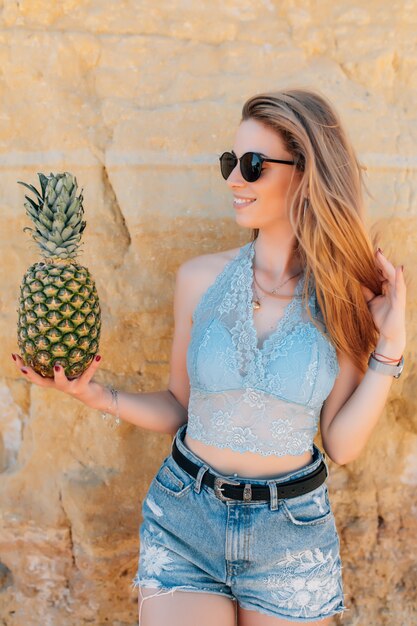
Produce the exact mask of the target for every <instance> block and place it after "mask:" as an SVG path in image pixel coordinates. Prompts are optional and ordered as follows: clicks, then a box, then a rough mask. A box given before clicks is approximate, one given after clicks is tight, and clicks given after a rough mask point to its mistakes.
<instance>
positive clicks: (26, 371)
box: [20, 367, 28, 374]
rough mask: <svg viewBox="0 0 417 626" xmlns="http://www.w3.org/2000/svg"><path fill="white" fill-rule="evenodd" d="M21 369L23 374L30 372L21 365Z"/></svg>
mask: <svg viewBox="0 0 417 626" xmlns="http://www.w3.org/2000/svg"><path fill="white" fill-rule="evenodd" d="M20 371H21V372H23V374H27V373H28V370H25V368H24V367H21V368H20Z"/></svg>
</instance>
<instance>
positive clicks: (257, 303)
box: [252, 246, 303, 311]
mask: <svg viewBox="0 0 417 626" xmlns="http://www.w3.org/2000/svg"><path fill="white" fill-rule="evenodd" d="M302 271H303V270H300V271H299V272H297V274H294V276H290V277H289V278H287V280H285V281H284V282H283V283H281V285H278V286H277V287H274V289H272V291H267V290H266V289H264V288H263V287H261V285H260V284H259V283H258V281H257V280H256V277H255V246H254V248H253V262H252V276H253V282H254V283H255V284H256V285H257V286H258V287H259V288H260V289H261V290H262V291H263V292H264V293H265V295H263V296H260V295H259V294H258V292H257V291H256V287H255V286H254V285H252V286H253V290H254V292H255V294H256V298H252V307H253V309H254V310H255V311H256V310H257V309H260V308H261V300H262V299H263V298H265V297H266V296H267V295H269V296H273V297H274V298H281V299H284V300H287V299H292V298H294V297H298V298H301V296H284V295H282V294H281V295H280V294H277V293H276V292H277V291H278V289H281V287H283V286H284V285H285V284H286V283H288V281H289V280H291V279H292V278H295V277H296V276H299V275H300V274H301V273H302Z"/></svg>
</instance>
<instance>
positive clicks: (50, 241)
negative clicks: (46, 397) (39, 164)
mask: <svg viewBox="0 0 417 626" xmlns="http://www.w3.org/2000/svg"><path fill="white" fill-rule="evenodd" d="M38 176H39V180H40V185H41V191H42V193H40V192H39V191H38V190H37V189H36V188H35V187H33V185H27V184H26V183H24V182H22V181H17V182H18V183H19V184H21V185H24V186H25V187H27V188H28V189H30V190H31V191H32V192H33V193H34V194H35V196H36V197H35V200H33V199H31V198H29V196H25V198H26V199H27V202H25V203H24V206H25V207H26V213H27V215H28V216H29V217H30V219H31V220H32V221H33V223H34V225H35V229H32V228H29V227H26V228H24V229H23V231H26V230H29V231H30V232H31V233H32V238H33V240H34V241H35V242H36V243H37V244H38V245H39V247H40V249H41V253H42V255H43V257H44V258H43V259H42V260H41V261H39V262H37V263H34V264H33V265H31V266H30V267H29V269H28V270H27V271H26V273H25V275H24V277H23V280H22V283H21V286H20V303H19V309H18V310H17V313H18V329H17V341H18V344H19V348H20V351H21V356H22V359H23V361H24V363H25V364H26V365H30V366H31V367H32V368H33V369H34V370H35V371H36V372H37V373H38V374H41V375H42V376H44V377H47V378H53V377H54V370H53V367H54V365H56V364H59V365H61V366H62V367H63V368H64V372H65V375H66V376H67V378H69V379H72V378H77V377H78V376H80V375H81V374H82V373H83V372H84V371H85V370H86V369H87V367H88V366H89V365H90V363H91V362H92V360H93V358H94V356H95V355H96V353H97V352H98V349H99V339H100V327H101V318H100V303H99V299H98V295H97V290H96V287H95V284H94V281H93V279H92V277H91V275H90V273H89V271H88V269H87V268H86V267H83V266H82V265H79V264H78V263H77V262H76V261H75V258H76V257H77V252H78V251H79V248H80V243H79V242H80V239H81V234H82V232H83V230H84V228H85V226H86V222H84V221H82V215H83V213H84V209H83V206H82V201H83V196H82V190H81V193H80V195H79V196H78V197H76V192H77V179H76V178H75V177H74V176H72V174H70V173H69V172H64V173H63V174H56V175H53V174H52V173H51V174H50V175H49V176H44V175H43V174H40V173H38Z"/></svg>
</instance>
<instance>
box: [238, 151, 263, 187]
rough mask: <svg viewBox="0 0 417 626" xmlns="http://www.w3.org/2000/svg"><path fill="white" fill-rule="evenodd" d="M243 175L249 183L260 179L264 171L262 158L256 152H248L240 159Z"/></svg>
mask: <svg viewBox="0 0 417 626" xmlns="http://www.w3.org/2000/svg"><path fill="white" fill-rule="evenodd" d="M240 167H241V170H242V176H243V178H244V179H245V180H247V181H248V182H249V183H253V182H254V181H255V180H258V178H259V176H260V175H261V171H262V159H261V158H260V156H259V155H258V154H256V152H247V153H246V154H244V155H243V157H242V158H241V160H240Z"/></svg>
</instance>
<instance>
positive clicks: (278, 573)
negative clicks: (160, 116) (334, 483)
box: [132, 424, 347, 625]
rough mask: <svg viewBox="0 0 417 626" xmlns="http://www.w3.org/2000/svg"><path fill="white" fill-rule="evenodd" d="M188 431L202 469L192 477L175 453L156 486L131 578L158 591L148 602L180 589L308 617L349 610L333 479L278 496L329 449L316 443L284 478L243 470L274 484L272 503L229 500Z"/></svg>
mask: <svg viewBox="0 0 417 626" xmlns="http://www.w3.org/2000/svg"><path fill="white" fill-rule="evenodd" d="M185 429H186V424H184V425H183V426H181V427H180V428H179V430H178V431H177V433H176V443H177V446H178V447H179V448H180V450H181V452H182V453H183V454H185V455H186V456H187V457H188V458H189V459H190V460H191V461H193V462H194V463H197V464H198V465H199V466H200V471H199V473H198V476H197V477H196V478H194V477H192V476H191V475H189V474H188V473H187V472H186V471H185V470H183V469H182V468H180V467H179V466H178V465H177V463H176V462H175V461H174V459H173V458H172V455H171V454H169V455H168V456H167V457H166V458H165V459H164V460H163V462H162V464H161V466H160V468H159V469H158V471H157V473H156V475H155V476H154V478H153V480H152V482H151V484H150V487H149V489H148V492H147V494H146V497H145V499H144V501H143V504H142V516H143V522H142V524H141V526H140V552H139V565H138V571H137V574H136V576H135V578H134V579H133V581H132V585H133V587H140V588H145V587H146V588H152V589H155V593H154V594H151V595H149V596H146V597H145V598H144V600H143V602H144V601H145V600H149V599H150V598H153V597H155V596H158V595H163V594H168V593H173V592H174V591H176V590H180V589H181V590H184V591H190V592H205V593H214V594H219V595H222V596H226V597H227V598H230V600H232V601H235V602H238V604H239V605H240V606H241V607H242V608H244V609H250V610H252V611H259V612H260V613H264V614H266V615H271V616H274V617H280V618H282V619H286V620H289V621H294V622H299V623H302V622H308V621H316V620H317V621H318V620H321V619H324V618H325V617H329V616H331V615H336V614H340V616H342V615H343V612H344V611H345V610H347V609H346V607H345V605H344V594H343V585H342V573H341V570H342V565H341V560H340V553H339V548H340V543H339V537H338V533H337V530H336V525H335V519H334V515H333V512H332V510H331V506H330V503H329V498H328V492H327V485H326V483H323V484H322V485H321V486H320V487H318V488H316V489H314V490H313V491H311V492H309V493H307V494H305V495H302V496H297V497H295V498H286V499H280V500H279V499H278V498H277V492H276V485H277V484H278V483H280V482H284V481H288V480H290V479H293V478H294V479H296V478H300V477H301V476H305V475H307V474H309V473H310V472H312V471H314V470H315V469H316V468H317V467H318V465H319V464H320V462H321V460H322V459H323V454H322V453H321V451H320V450H319V449H318V448H317V447H316V446H314V455H313V460H312V461H311V463H309V464H308V465H307V466H305V467H303V468H301V469H299V470H296V471H293V472H289V473H288V474H285V475H284V476H280V477H279V478H269V479H264V480H261V479H248V478H240V480H242V482H245V483H250V484H262V485H268V486H269V489H270V494H271V500H270V501H268V500H260V501H255V502H243V501H235V500H233V501H232V500H228V501H222V500H220V499H218V498H217V496H216V495H215V493H214V490H213V489H211V488H210V487H208V486H207V485H204V484H202V482H201V481H202V477H203V475H204V472H206V471H207V470H210V471H211V472H213V473H214V474H217V475H219V474H218V473H217V472H215V471H214V470H213V469H212V468H211V467H210V466H208V465H207V464H205V463H204V461H203V460H202V459H201V458H199V457H198V456H196V455H195V454H194V453H193V452H191V450H189V448H187V447H186V446H185V444H184V442H183V438H184V435H185ZM219 476H220V475H219ZM223 478H226V479H229V480H239V476H236V475H235V474H233V475H228V476H223ZM143 602H142V604H143ZM139 625H140V616H139Z"/></svg>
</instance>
